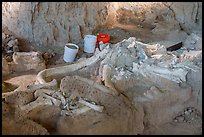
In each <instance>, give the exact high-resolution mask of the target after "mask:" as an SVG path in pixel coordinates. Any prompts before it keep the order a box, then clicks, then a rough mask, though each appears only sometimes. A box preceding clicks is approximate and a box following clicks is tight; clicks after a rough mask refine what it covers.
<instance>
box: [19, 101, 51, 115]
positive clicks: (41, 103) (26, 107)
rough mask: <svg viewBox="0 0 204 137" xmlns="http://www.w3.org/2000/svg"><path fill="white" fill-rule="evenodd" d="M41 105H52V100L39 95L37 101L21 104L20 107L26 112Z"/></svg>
mask: <svg viewBox="0 0 204 137" xmlns="http://www.w3.org/2000/svg"><path fill="white" fill-rule="evenodd" d="M41 105H52V101H51V100H50V99H47V98H44V97H38V98H37V99H36V100H35V101H33V102H31V103H29V104H27V105H24V106H20V109H21V110H23V111H26V112H29V111H31V110H32V109H34V108H36V107H38V106H41Z"/></svg>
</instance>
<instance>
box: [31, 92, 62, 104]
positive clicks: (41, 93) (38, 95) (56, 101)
mask: <svg viewBox="0 0 204 137" xmlns="http://www.w3.org/2000/svg"><path fill="white" fill-rule="evenodd" d="M34 96H35V98H38V97H45V98H47V99H50V100H51V101H52V103H53V104H54V105H55V106H60V104H61V101H60V100H58V99H55V98H53V97H52V96H49V95H47V94H45V93H44V92H42V91H41V90H37V91H36V92H35V93H34Z"/></svg>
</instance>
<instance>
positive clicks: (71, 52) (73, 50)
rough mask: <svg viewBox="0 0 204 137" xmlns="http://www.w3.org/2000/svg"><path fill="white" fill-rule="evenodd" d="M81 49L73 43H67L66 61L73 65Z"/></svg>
mask: <svg viewBox="0 0 204 137" xmlns="http://www.w3.org/2000/svg"><path fill="white" fill-rule="evenodd" d="M78 50H79V47H78V46H77V45H76V44H73V43H67V44H66V45H65V47H64V61H65V62H69V63H72V62H73V61H74V59H75V57H76V54H77V52H78Z"/></svg>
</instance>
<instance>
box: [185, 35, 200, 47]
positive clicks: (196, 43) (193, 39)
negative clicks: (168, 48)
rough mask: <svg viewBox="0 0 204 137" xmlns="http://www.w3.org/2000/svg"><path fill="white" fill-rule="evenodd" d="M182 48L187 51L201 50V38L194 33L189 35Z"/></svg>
mask: <svg viewBox="0 0 204 137" xmlns="http://www.w3.org/2000/svg"><path fill="white" fill-rule="evenodd" d="M184 47H186V48H187V49H189V50H202V38H201V37H200V36H198V35H196V34H195V33H191V34H190V35H189V36H188V37H187V38H186V40H185V42H184Z"/></svg>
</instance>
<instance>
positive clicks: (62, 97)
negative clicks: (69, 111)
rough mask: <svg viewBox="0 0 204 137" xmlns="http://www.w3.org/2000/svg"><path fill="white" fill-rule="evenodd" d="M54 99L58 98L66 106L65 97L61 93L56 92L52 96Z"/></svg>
mask: <svg viewBox="0 0 204 137" xmlns="http://www.w3.org/2000/svg"><path fill="white" fill-rule="evenodd" d="M52 97H56V98H58V99H60V100H61V103H62V105H63V106H64V105H66V100H65V98H64V96H63V95H62V94H61V92H59V91H57V92H55V93H54V94H53V95H52Z"/></svg>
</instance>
